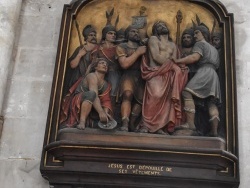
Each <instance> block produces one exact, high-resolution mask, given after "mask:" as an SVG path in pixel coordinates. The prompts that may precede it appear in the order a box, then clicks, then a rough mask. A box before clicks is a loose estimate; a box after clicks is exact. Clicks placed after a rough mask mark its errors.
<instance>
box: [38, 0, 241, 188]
mask: <svg viewBox="0 0 250 188" xmlns="http://www.w3.org/2000/svg"><path fill="white" fill-rule="evenodd" d="M234 50H235V49H234V28H233V14H231V13H228V12H227V10H226V8H225V7H224V6H223V4H222V3H220V2H219V1H217V0H202V1H201V0H147V1H144V0H134V1H131V0H119V1H118V0H74V1H72V2H71V3H70V4H69V5H65V6H64V10H63V15H62V21H61V31H60V37H59V43H58V51H57V58H56V64H55V71H54V79H53V86H52V92H51V100H50V106H49V112H48V119H47V126H46V131H45V138H44V147H43V153H42V159H41V167H40V169H41V174H42V176H43V177H44V178H46V179H48V181H49V182H50V185H52V186H54V187H55V188H57V187H62V188H66V187H68V188H74V187H84V188H86V187H94V188H95V187H110V188H112V187H119V188H123V187H124V188H125V187H131V188H132V187H134V188H139V187H141V188H142V187H143V188H144V187H169V188H172V187H176V188H182V187H192V188H196V187H197V188H198V187H199V188H211V187H213V188H235V187H238V186H239V161H238V135H237V109H236V106H237V103H236V88H235V57H234V53H235V52H234ZM210 52H211V53H210ZM209 54H210V55H209ZM211 54H212V55H211ZM162 56H164V57H162ZM161 57H162V59H161ZM204 57H205V58H204ZM131 59H132V60H131ZM193 59H195V61H194V62H193ZM201 72H202V74H201ZM152 75H153V76H152ZM203 81H205V82H203ZM197 88H198V89H197ZM203 91H206V92H203ZM207 93H208V95H207ZM209 93H210V94H209Z"/></svg>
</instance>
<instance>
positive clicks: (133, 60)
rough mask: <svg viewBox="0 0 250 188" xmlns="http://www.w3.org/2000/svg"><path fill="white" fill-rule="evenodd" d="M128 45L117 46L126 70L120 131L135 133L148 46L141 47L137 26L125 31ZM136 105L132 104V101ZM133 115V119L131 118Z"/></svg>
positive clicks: (122, 88)
mask: <svg viewBox="0 0 250 188" xmlns="http://www.w3.org/2000/svg"><path fill="white" fill-rule="evenodd" d="M125 36H126V38H127V40H128V42H127V43H122V44H120V45H118V46H117V56H118V60H119V63H120V65H121V67H122V68H123V69H124V71H123V75H122V78H121V85H120V95H121V97H122V104H121V117H122V126H121V128H120V130H122V131H128V129H129V123H130V125H131V127H130V129H131V130H132V131H133V130H134V129H135V128H136V127H134V123H135V120H136V118H137V117H138V116H139V115H140V113H141V104H142V98H143V92H144V82H143V80H142V77H141V71H140V65H141V58H142V55H143V54H144V53H146V46H139V43H140V37H139V33H138V29H137V28H136V27H135V26H129V27H128V28H127V29H126V31H125ZM133 99H135V103H134V104H132V100H133ZM130 115H131V119H129V118H130Z"/></svg>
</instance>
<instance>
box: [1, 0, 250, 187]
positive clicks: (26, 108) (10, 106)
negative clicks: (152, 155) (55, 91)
mask: <svg viewBox="0 0 250 188" xmlns="http://www.w3.org/2000/svg"><path fill="white" fill-rule="evenodd" d="M1 1H4V2H5V1H6V2H7V1H9V0H1ZM221 2H222V3H223V4H224V5H225V7H226V8H227V10H228V12H230V13H234V18H235V54H236V76H237V99H238V127H239V156H240V175H241V185H240V188H247V187H249V184H250V179H249V175H250V158H249V155H250V144H249V143H250V136H249V135H250V126H249V125H248V122H250V115H249V112H250V105H249V104H250V77H249V74H248V73H249V72H250V47H249V44H250V1H247V0H238V1H235V0H221ZM69 3H70V0H40V1H38V0H23V1H22V4H21V5H22V6H21V11H20V16H19V19H18V21H17V23H16V27H15V28H16V29H15V40H14V47H13V51H12V53H10V54H9V55H8V57H7V56H6V59H7V58H9V59H11V61H10V64H9V66H8V68H6V69H5V70H4V71H2V72H0V74H1V75H0V76H1V78H2V77H5V78H6V80H7V81H6V82H7V84H6V87H2V88H1V89H2V90H3V91H1V94H3V93H4V94H3V95H4V102H3V104H2V114H1V115H3V117H4V124H3V131H2V136H1V143H0V144H1V145H0V185H1V187H3V188H7V187H11V188H24V187H25V188H33V187H36V188H47V187H49V184H48V182H47V181H46V180H45V179H43V178H42V177H41V174H40V171H39V165H40V157H41V152H42V145H43V138H44V131H45V126H46V119H47V111H48V106H49V100H50V92H51V85H52V79H53V72H54V63H55V59H56V51H57V43H58V37H59V30H60V23H61V15H62V10H63V5H64V4H69ZM3 8H4V7H2V6H1V2H0V12H1V11H2V10H3ZM1 9H2V10H1ZM0 18H1V16H0ZM0 22H2V20H1V19H0ZM0 26H1V24H0ZM0 47H3V43H2V42H1V41H0ZM0 53H1V52H0ZM0 55H1V54H0ZM9 56H10V57H9ZM0 65H2V62H0ZM7 73H8V74H9V76H7ZM0 105H1V103H0Z"/></svg>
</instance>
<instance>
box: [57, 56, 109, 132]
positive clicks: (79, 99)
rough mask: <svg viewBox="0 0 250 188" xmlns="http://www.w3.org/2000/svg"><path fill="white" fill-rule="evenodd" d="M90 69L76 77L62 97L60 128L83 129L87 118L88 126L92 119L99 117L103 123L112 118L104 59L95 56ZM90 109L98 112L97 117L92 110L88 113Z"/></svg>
mask: <svg viewBox="0 0 250 188" xmlns="http://www.w3.org/2000/svg"><path fill="white" fill-rule="evenodd" d="M92 69H93V70H91V73H90V74H88V75H87V76H86V77H84V78H83V77H82V78H81V79H78V81H77V82H76V83H75V84H74V85H73V86H72V87H71V89H70V92H69V93H68V94H67V95H66V97H65V98H64V100H63V103H62V110H61V117H60V121H61V122H60V123H61V128H66V127H68V128H70V127H77V128H78V129H85V127H86V124H87V120H88V121H89V122H88V125H89V126H90V125H91V124H92V123H93V120H94V119H98V118H99V120H100V121H101V122H104V123H107V122H108V121H109V120H111V119H112V118H111V115H110V114H111V113H112V106H111V100H110V90H111V86H110V84H109V83H108V82H107V81H105V79H104V77H105V74H106V73H107V72H108V63H107V61H106V59H101V58H97V59H96V60H95V62H93V63H92ZM92 109H95V111H96V112H97V113H98V114H97V117H95V114H94V113H93V112H92V113H93V114H90V113H91V110H92ZM90 115H92V116H90ZM88 117H89V118H88ZM87 118H88V119H87ZM90 121H91V122H90Z"/></svg>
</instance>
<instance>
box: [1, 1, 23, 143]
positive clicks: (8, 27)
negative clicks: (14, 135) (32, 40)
mask: <svg viewBox="0 0 250 188" xmlns="http://www.w3.org/2000/svg"><path fill="white" fill-rule="evenodd" d="M21 4H22V0H11V1H10V0H1V1H0V12H1V14H0V65H1V66H0V138H1V133H2V127H3V122H4V117H3V115H2V107H3V101H4V95H5V90H6V84H7V76H8V70H9V65H10V62H11V57H12V50H13V44H14V38H15V28H16V25H17V21H18V18H19V15H20V10H21Z"/></svg>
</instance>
